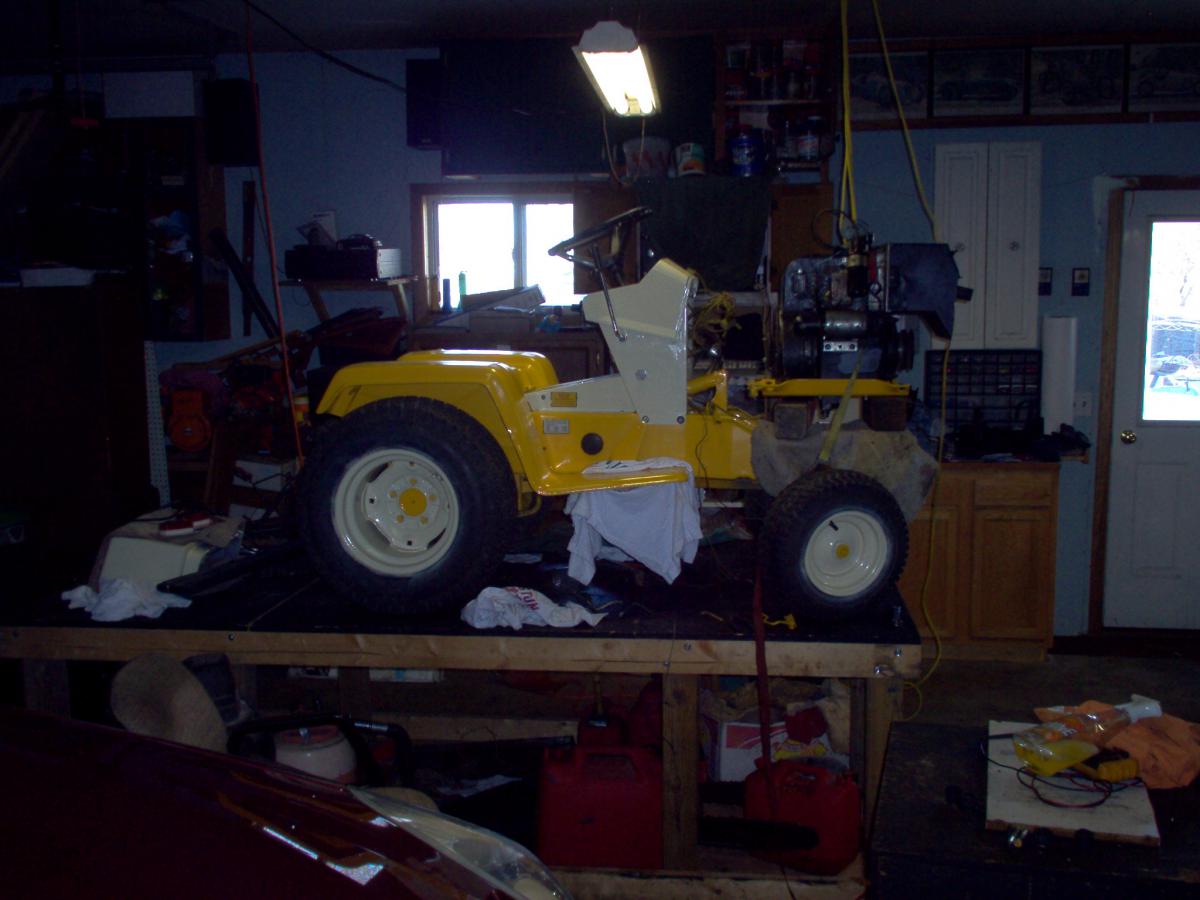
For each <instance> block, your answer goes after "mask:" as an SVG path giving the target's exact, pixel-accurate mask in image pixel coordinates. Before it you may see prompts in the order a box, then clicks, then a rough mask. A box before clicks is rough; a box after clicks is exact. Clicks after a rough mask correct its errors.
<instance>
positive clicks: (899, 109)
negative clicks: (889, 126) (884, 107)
mask: <svg viewBox="0 0 1200 900" xmlns="http://www.w3.org/2000/svg"><path fill="white" fill-rule="evenodd" d="M844 6H845V4H844V2H843V8H844ZM871 10H872V11H873V12H874V13H875V29H876V30H877V31H878V32H879V49H880V50H882V51H883V64H884V66H885V67H886V68H887V76H888V84H889V85H891V88H892V102H893V103H895V104H896V115H897V116H899V117H900V130H901V131H902V132H903V133H904V146H905V148H907V150H908V164H909V166H910V167H911V168H912V173H913V181H914V183H915V184H916V187H917V197H918V199H920V201H921V209H923V210H924V211H925V218H927V219H928V220H929V230H930V233H931V234H932V235H933V242H934V243H935V244H936V243H938V242H939V238H938V227H937V219H936V218H935V217H934V214H933V210H932V208H930V206H929V198H928V197H926V196H925V185H924V183H923V182H922V181H921V169H920V167H919V166H918V165H917V154H916V151H914V150H913V143H912V133H911V132H910V131H909V129H908V119H907V118H906V117H905V115H904V104H903V103H902V102H901V101H900V91H899V90H898V89H897V87H896V75H895V73H894V72H893V71H892V57H891V54H890V53H888V47H887V37H886V36H885V35H884V33H883V17H882V16H881V15H880V14H879V0H871ZM843 15H844V13H843ZM844 28H845V25H844V24H843V29H844ZM842 53H843V58H844V57H845V49H844V47H843V51H842ZM843 82H845V76H844V75H843Z"/></svg>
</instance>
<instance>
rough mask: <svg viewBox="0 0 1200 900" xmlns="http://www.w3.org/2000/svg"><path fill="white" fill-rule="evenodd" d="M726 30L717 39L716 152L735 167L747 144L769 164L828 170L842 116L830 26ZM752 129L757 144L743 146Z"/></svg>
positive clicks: (762, 162) (780, 169)
mask: <svg viewBox="0 0 1200 900" xmlns="http://www.w3.org/2000/svg"><path fill="white" fill-rule="evenodd" d="M810 34H812V35H813V36H806V35H804V34H803V33H800V32H796V33H789V34H787V35H781V34H780V33H778V32H771V33H761V32H760V33H746V34H741V33H739V34H731V35H726V36H725V37H724V39H719V40H718V41H717V42H716V44H715V47H716V53H717V61H716V72H717V91H716V109H715V115H714V119H715V129H714V130H715V143H716V153H715V156H716V159H717V161H718V163H719V164H721V163H727V164H729V165H730V167H731V168H732V169H733V170H734V171H735V173H736V172H737V171H738V166H739V165H741V164H742V163H743V160H742V157H743V156H744V155H745V154H746V152H747V149H746V148H747V146H749V147H752V148H753V149H751V150H749V152H750V154H751V155H752V156H756V157H757V160H756V161H755V163H754V164H755V165H761V166H762V168H763V171H768V170H769V169H773V170H774V171H777V172H816V173H819V174H820V176H821V178H822V180H826V178H827V165H826V159H827V158H828V156H829V153H830V151H831V150H832V148H833V132H832V126H833V123H834V120H835V103H834V100H833V87H832V86H833V79H832V78H831V77H830V75H831V69H830V66H829V56H830V54H829V49H830V47H831V46H832V45H831V44H830V43H829V41H828V40H826V36H825V35H824V33H823V32H821V33H819V34H818V33H817V32H816V30H815V29H814V30H812V31H811V32H810ZM742 133H746V134H747V136H748V139H749V144H748V145H747V144H742V145H740V146H735V143H736V141H737V139H738V137H739V135H740V134H742Z"/></svg>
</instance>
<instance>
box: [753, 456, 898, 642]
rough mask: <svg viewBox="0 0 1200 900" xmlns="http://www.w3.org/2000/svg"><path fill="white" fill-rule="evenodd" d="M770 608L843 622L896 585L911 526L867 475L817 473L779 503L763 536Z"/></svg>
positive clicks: (765, 600)
mask: <svg viewBox="0 0 1200 900" xmlns="http://www.w3.org/2000/svg"><path fill="white" fill-rule="evenodd" d="M760 541H761V548H760V552H761V554H762V566H763V580H764V586H765V588H766V591H765V594H764V597H763V603H764V606H765V608H766V609H768V610H769V611H770V612H771V613H772V614H774V615H782V614H786V613H788V612H793V613H796V614H797V615H802V616H804V617H806V618H810V619H823V620H830V619H839V618H845V617H848V616H851V615H855V614H858V613H860V612H862V611H863V610H865V609H866V608H868V607H869V606H870V605H871V604H872V603H873V602H874V601H875V599H876V598H877V597H879V596H880V594H881V593H882V592H883V591H884V590H885V589H886V588H889V587H891V586H892V585H893V584H895V582H896V579H897V578H899V577H900V572H901V571H902V570H903V568H904V562H905V560H906V559H907V557H908V526H907V524H906V522H905V520H904V514H903V513H902V512H901V511H900V507H899V505H898V504H897V503H896V500H895V498H894V497H893V496H892V495H891V493H890V492H889V491H888V490H887V489H886V488H885V487H883V485H881V484H880V483H879V482H877V481H875V480H874V479H873V478H870V477H869V476H867V475H864V474H862V473H861V472H852V471H847V470H841V469H818V470H815V471H813V472H810V473H808V474H806V475H803V476H801V477H800V478H797V479H796V480H795V481H793V482H792V483H791V484H790V485H788V486H787V487H786V488H784V490H783V491H782V492H781V493H780V494H779V496H778V497H776V498H775V502H774V503H773V504H772V505H771V508H770V510H769V511H768V512H767V517H766V520H765V521H764V522H763V529H762V534H761V538H760Z"/></svg>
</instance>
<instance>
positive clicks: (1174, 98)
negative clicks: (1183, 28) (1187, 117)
mask: <svg viewBox="0 0 1200 900" xmlns="http://www.w3.org/2000/svg"><path fill="white" fill-rule="evenodd" d="M1129 109H1130V111H1131V112H1141V111H1149V110H1159V109H1164V110H1165V109H1181V110H1182V109H1200V44H1134V45H1133V46H1132V47H1130V48H1129Z"/></svg>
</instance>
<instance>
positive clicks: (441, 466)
mask: <svg viewBox="0 0 1200 900" xmlns="http://www.w3.org/2000/svg"><path fill="white" fill-rule="evenodd" d="M648 213H649V210H648V209H646V208H644V207H639V208H637V209H633V210H630V211H628V212H626V213H623V214H622V215H620V216H617V217H615V218H614V219H611V220H609V221H608V222H605V223H603V224H601V225H598V226H596V227H595V228H591V229H588V230H587V231H584V232H581V233H580V234H578V235H575V236H574V237H572V238H570V239H568V240H566V241H563V242H562V243H561V244H559V245H558V246H556V247H555V248H553V249H552V250H551V253H554V254H557V255H559V256H562V257H564V258H566V259H569V260H571V261H573V262H575V263H577V264H580V265H585V266H587V267H589V268H591V269H594V270H595V272H596V274H597V275H598V277H599V281H600V285H601V289H600V290H599V291H597V292H595V293H591V294H588V295H587V296H586V297H585V298H584V300H583V302H582V311H583V315H584V317H585V318H586V320H587V321H588V322H591V323H595V324H596V325H597V326H598V327H600V328H601V330H602V331H603V334H604V337H605V340H606V342H607V345H608V349H609V351H610V353H611V356H612V360H613V362H614V364H615V366H616V369H617V373H618V374H611V375H605V376H601V377H598V378H587V379H583V380H581V381H573V382H568V383H561V384H560V383H559V382H558V379H557V377H556V375H555V372H554V368H553V366H552V365H551V364H550V362H549V361H548V360H547V359H546V358H545V357H544V356H542V355H540V354H536V353H520V352H509V351H495V350H491V351H486V350H480V351H470V350H460V351H452V350H434V351H423V352H413V353H407V354H404V355H402V356H401V357H400V358H399V359H396V360H395V361H391V362H373V363H360V364H356V365H351V366H347V367H345V368H343V369H341V370H340V371H339V372H338V373H337V374H336V375H335V376H334V378H333V380H332V382H331V383H330V385H329V387H328V389H327V390H326V391H325V393H324V395H323V397H322V398H321V401H320V404H319V407H318V410H317V412H318V413H319V414H324V415H325V416H329V417H335V420H333V421H330V422H329V424H327V425H325V426H323V428H322V429H321V432H320V433H319V435H318V438H317V440H316V441H315V446H314V448H313V451H312V453H311V455H310V456H309V457H308V459H307V461H306V464H305V466H304V470H303V473H302V476H301V485H300V503H299V515H300V531H301V537H302V540H303V542H304V545H305V548H306V551H307V553H308V555H309V557H310V558H311V560H312V562H313V564H314V565H315V566H316V567H317V569H318V571H319V572H320V574H321V575H322V576H323V577H324V578H325V580H327V581H328V582H329V584H330V585H332V586H333V587H335V588H336V589H337V590H339V591H340V592H342V593H344V594H345V595H346V596H347V597H349V598H351V599H352V600H354V601H356V602H358V603H360V604H363V605H365V606H367V607H369V608H372V609H374V610H377V611H383V612H388V613H393V614H405V613H418V612H429V611H433V610H436V609H440V608H443V607H446V606H449V605H452V604H461V603H462V602H463V601H464V600H466V599H468V598H469V597H470V596H473V595H474V593H475V592H476V591H478V589H479V588H480V587H482V586H483V585H484V584H486V582H487V581H488V579H489V578H490V577H491V576H492V574H493V573H494V572H495V570H496V569H497V567H498V566H499V564H500V562H501V560H502V557H503V556H504V554H505V552H506V549H507V547H508V544H509V541H510V538H511V536H512V535H513V533H514V530H515V525H516V519H517V518H518V517H520V516H523V515H528V514H531V513H532V512H534V511H536V510H537V509H538V507H539V505H540V498H541V497H553V496H560V495H566V494H570V493H572V492H585V491H603V490H614V489H623V488H630V487H637V486H641V485H648V484H656V483H664V482H677V481H685V480H686V479H687V477H688V469H687V467H685V466H684V465H683V463H687V464H688V466H690V468H691V472H692V473H694V477H695V480H696V483H697V485H698V486H699V487H701V488H704V489H707V490H710V491H735V490H736V491H746V490H762V489H763V488H764V487H765V488H766V490H767V493H768V494H770V495H773V497H774V499H773V500H772V501H771V503H770V507H769V509H768V512H767V514H766V516H765V519H764V521H763V526H762V529H761V532H760V534H759V536H758V540H759V549H758V552H759V554H760V561H761V565H762V567H763V574H764V581H765V589H766V590H765V595H766V597H767V599H768V600H769V601H770V606H771V607H772V608H773V609H776V610H788V611H793V612H796V613H797V614H802V615H807V616H810V617H818V618H820V617H825V618H830V617H836V616H842V615H848V614H851V613H854V612H857V611H860V610H861V609H863V608H864V607H865V606H867V605H868V604H870V602H871V601H872V599H873V598H874V597H876V596H877V595H878V594H879V593H880V592H881V591H883V590H884V589H885V588H887V587H889V586H891V585H892V584H893V583H894V582H895V580H896V579H897V578H898V577H899V574H900V572H901V569H902V568H903V565H904V562H905V559H906V556H907V550H908V533H907V524H906V515H907V516H908V517H911V515H912V514H914V513H915V511H916V509H917V508H918V507H919V505H920V502H921V499H922V497H923V495H924V491H925V489H926V488H927V486H928V483H927V482H928V478H929V476H930V475H931V473H932V466H931V464H930V463H931V461H930V460H929V459H928V457H927V456H926V455H925V454H924V453H922V452H921V451H919V450H917V449H915V443H914V444H913V446H912V447H908V446H907V445H905V446H904V448H903V449H901V450H896V449H895V448H894V447H893V445H892V444H887V443H886V442H885V443H884V444H882V445H879V446H874V445H872V446H873V448H874V449H870V451H869V452H863V451H862V447H860V446H859V445H860V444H861V445H863V446H866V444H865V443H864V440H865V438H867V437H869V436H870V434H871V431H870V429H862V428H858V429H857V430H854V429H851V428H850V427H847V428H845V429H842V432H843V433H842V434H840V435H838V436H837V441H836V450H837V452H835V453H834V454H833V456H832V462H833V465H834V466H838V467H837V468H832V467H829V466H826V465H815V462H816V457H817V453H816V450H815V449H813V450H811V452H808V453H800V454H795V453H789V452H788V451H789V449H792V448H793V445H795V447H800V446H802V445H805V440H807V441H808V445H812V442H813V440H816V441H817V444H820V443H822V442H825V443H833V442H828V441H824V439H823V438H822V435H825V436H828V431H829V428H830V426H822V425H820V424H819V422H820V420H821V418H822V416H823V415H825V416H827V414H828V413H829V411H830V409H831V408H832V407H834V406H837V405H841V406H843V407H844V406H848V405H851V404H852V403H854V402H855V401H857V400H862V399H864V398H867V399H870V398H875V399H879V400H887V399H889V398H890V400H891V402H893V403H900V404H904V403H905V402H907V398H908V395H909V389H908V388H907V387H905V386H903V385H899V384H896V383H894V382H893V381H892V380H891V379H892V377H893V376H894V374H895V373H896V371H898V370H901V369H902V368H905V367H906V366H907V365H910V364H911V357H912V342H911V336H910V335H909V333H908V332H904V331H898V330H897V328H896V318H897V316H898V315H902V314H909V313H911V314H914V315H918V316H921V317H923V318H925V319H926V320H927V321H930V322H931V324H932V327H933V330H934V331H935V332H938V333H948V330H949V324H950V322H951V321H952V319H951V317H952V315H953V304H954V299H955V291H956V283H957V277H958V274H957V270H956V269H955V267H954V263H953V260H952V258H951V255H950V252H949V250H948V249H947V248H946V247H945V246H944V245H932V244H931V245H917V244H912V245H891V246H890V247H889V246H884V247H880V248H876V249H873V248H871V247H870V246H869V245H866V244H865V243H860V245H859V246H857V247H856V248H855V251H854V252H852V253H851V254H840V255H835V256H833V257H830V258H828V259H826V258H811V259H800V260H796V261H794V262H793V263H791V264H790V265H789V266H788V268H787V271H786V272H785V275H784V279H783V284H782V289H781V291H780V296H779V299H778V300H773V299H770V298H767V297H766V296H765V295H764V300H763V310H764V312H763V318H764V321H766V322H768V323H769V327H764V332H768V333H769V338H770V339H769V340H767V341H766V343H767V344H768V345H770V346H769V348H768V356H769V357H770V359H769V365H767V366H765V370H764V371H763V372H761V373H760V374H756V375H755V376H753V377H750V378H740V377H732V376H731V375H730V373H729V372H728V371H726V370H725V369H724V368H713V369H711V370H709V371H705V372H703V373H702V374H700V375H694V371H695V369H694V368H693V367H694V364H695V362H696V361H695V360H694V359H690V358H689V352H688V347H689V333H688V321H689V311H690V310H691V308H692V307H693V306H694V305H695V304H696V300H697V292H698V280H697V278H696V276H695V275H694V274H693V273H691V272H689V271H687V270H685V269H683V268H682V267H680V266H678V265H676V264H675V263H674V262H672V261H671V260H669V259H665V258H664V259H660V260H659V261H658V262H656V263H655V264H654V265H653V267H652V268H650V270H649V271H648V272H647V273H646V274H645V275H644V277H642V279H641V280H640V281H639V282H637V283H636V284H630V285H620V284H619V283H612V282H613V281H614V277H613V272H614V271H615V266H613V265H612V259H613V257H614V255H615V254H612V253H610V252H608V251H611V248H612V247H614V246H616V244H617V243H618V240H619V236H620V235H621V234H622V232H623V229H625V228H626V227H627V226H629V225H631V224H633V223H635V222H637V221H638V220H639V219H641V218H643V217H644V216H645V215H647V214H648ZM606 241H607V242H608V243H607V244H606V243H605V242H606ZM601 247H604V248H605V252H602V251H601V249H600V248H601ZM617 281H618V282H619V279H617ZM706 356H707V358H711V355H706ZM735 382H736V384H735ZM735 393H736V394H737V395H738V396H737V398H734V397H733V396H732V395H733V394H735ZM839 398H840V399H839ZM735 399H736V400H737V401H739V403H740V405H739V403H735ZM902 425H903V422H901V428H902ZM833 430H834V431H835V432H836V431H837V430H838V429H837V427H836V426H834V427H833ZM853 434H858V435H860V436H863V437H861V438H860V439H858V440H854V441H849V444H850V445H853V446H848V445H847V441H848V440H849V439H850V438H852V437H853ZM886 437H887V438H888V439H890V440H891V441H892V442H893V444H894V443H895V442H896V441H901V442H903V441H904V440H908V441H912V439H911V437H910V436H909V435H908V433H907V432H906V431H902V430H901V431H897V432H894V433H892V434H891V435H887V436H886ZM896 446H899V445H896ZM879 447H882V449H879ZM781 448H782V449H781ZM827 455H828V454H827ZM657 457H670V458H673V459H677V460H680V461H681V464H680V465H679V466H677V467H667V468H656V469H649V470H645V471H639V472H634V473H620V474H613V473H612V472H602V473H600V474H591V473H589V472H588V471H587V470H588V469H589V467H592V466H593V465H594V464H595V463H597V462H602V461H606V460H646V459H650V458H657ZM869 459H874V460H875V462H874V463H872V464H863V462H862V461H863V460H869ZM766 469H770V470H771V472H770V477H766V476H765V470H766ZM756 470H757V471H756ZM864 470H866V471H864ZM867 471H870V473H871V474H867ZM922 479H924V480H925V481H924V483H920V484H916V486H915V487H914V483H915V482H921V481H922ZM881 481H882V482H885V483H888V484H887V486H885V484H884V483H881ZM906 489H907V493H908V494H910V495H911V496H909V497H908V498H907V501H906V502H905V509H904V510H902V508H901V504H900V503H898V502H897V495H899V494H901V493H904V491H905V490H906Z"/></svg>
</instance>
